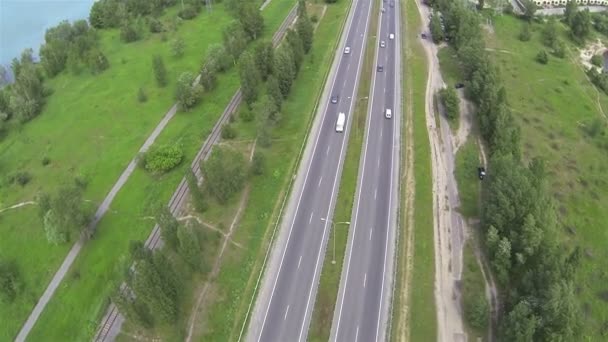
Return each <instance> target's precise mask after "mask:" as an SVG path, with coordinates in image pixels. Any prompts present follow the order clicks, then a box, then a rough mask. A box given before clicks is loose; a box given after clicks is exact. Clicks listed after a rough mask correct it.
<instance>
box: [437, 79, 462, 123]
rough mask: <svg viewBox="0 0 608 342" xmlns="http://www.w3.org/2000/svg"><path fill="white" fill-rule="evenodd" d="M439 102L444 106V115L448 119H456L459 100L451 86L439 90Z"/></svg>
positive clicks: (458, 110) (458, 114)
mask: <svg viewBox="0 0 608 342" xmlns="http://www.w3.org/2000/svg"><path fill="white" fill-rule="evenodd" d="M439 97H440V98H441V103H442V104H443V107H444V108H445V115H446V117H447V118H448V119H449V120H457V119H458V117H459V116H460V100H459V99H458V94H456V90H454V88H451V87H447V88H443V89H441V90H440V91H439Z"/></svg>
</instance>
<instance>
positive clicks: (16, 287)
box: [0, 260, 21, 304]
mask: <svg viewBox="0 0 608 342" xmlns="http://www.w3.org/2000/svg"><path fill="white" fill-rule="evenodd" d="M20 290H21V276H20V274H19V271H18V269H17V264H16V263H14V262H12V261H10V262H9V261H6V260H0V302H2V303H5V304H9V303H12V302H13V301H14V300H15V298H17V295H18V294H19V292H20Z"/></svg>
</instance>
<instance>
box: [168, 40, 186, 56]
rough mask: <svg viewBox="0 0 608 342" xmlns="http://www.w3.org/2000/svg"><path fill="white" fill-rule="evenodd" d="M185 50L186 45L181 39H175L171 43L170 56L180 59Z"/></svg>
mask: <svg viewBox="0 0 608 342" xmlns="http://www.w3.org/2000/svg"><path fill="white" fill-rule="evenodd" d="M185 48H186V43H185V42H184V40H183V39H182V38H181V37H177V38H175V39H174V40H173V41H171V54H172V55H173V56H174V57H181V56H183V55H184V49H185Z"/></svg>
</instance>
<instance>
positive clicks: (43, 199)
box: [39, 184, 88, 244]
mask: <svg viewBox="0 0 608 342" xmlns="http://www.w3.org/2000/svg"><path fill="white" fill-rule="evenodd" d="M82 192H83V188H82V187H80V186H78V185H75V184H74V185H63V186H62V187H60V188H59V189H58V190H57V192H56V193H55V194H54V195H53V196H49V195H45V194H43V195H41V196H40V199H39V206H40V214H41V217H42V220H43V224H44V231H45V233H46V237H47V240H48V241H49V242H50V243H53V244H61V243H65V242H67V241H70V239H71V235H72V234H74V233H80V231H81V230H82V228H84V227H85V225H86V223H87V219H88V215H87V213H86V212H85V210H84V207H83V202H84V201H83V198H82Z"/></svg>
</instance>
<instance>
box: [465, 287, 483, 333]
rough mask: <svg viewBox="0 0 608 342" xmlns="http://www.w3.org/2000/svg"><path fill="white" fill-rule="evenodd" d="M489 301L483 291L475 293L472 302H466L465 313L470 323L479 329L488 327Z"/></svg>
mask: <svg viewBox="0 0 608 342" xmlns="http://www.w3.org/2000/svg"><path fill="white" fill-rule="evenodd" d="M488 311H489V307H488V301H487V300H486V297H484V294H483V293H478V294H475V295H474V297H473V298H471V299H470V302H465V303H464V314H465V317H466V318H467V321H468V322H469V324H470V325H471V326H472V327H474V328H476V329H479V330H483V329H485V328H486V326H487V324H488Z"/></svg>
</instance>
